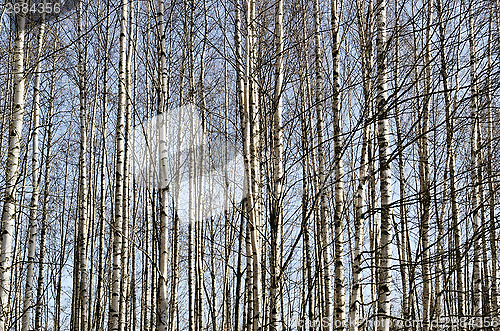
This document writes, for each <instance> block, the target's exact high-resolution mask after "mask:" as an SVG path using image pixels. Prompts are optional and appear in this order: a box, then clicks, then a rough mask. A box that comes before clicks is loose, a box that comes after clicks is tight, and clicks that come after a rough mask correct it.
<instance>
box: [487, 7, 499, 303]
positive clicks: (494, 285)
mask: <svg viewBox="0 0 500 331" xmlns="http://www.w3.org/2000/svg"><path fill="white" fill-rule="evenodd" d="M490 13H493V11H492V8H490ZM492 16H493V15H492V14H490V21H489V25H488V46H487V52H488V54H487V56H488V67H487V70H488V72H487V76H486V89H487V92H486V98H487V99H486V100H487V101H486V102H487V107H488V108H487V109H488V110H487V120H488V126H487V129H488V134H487V139H488V141H487V146H486V148H487V149H486V154H487V158H486V160H487V161H486V162H487V163H486V172H487V175H488V209H489V225H488V226H489V229H488V230H489V235H490V238H489V241H490V249H491V311H492V312H496V311H498V282H497V268H498V253H497V235H496V225H495V189H494V182H493V179H494V178H493V176H494V173H493V116H492V108H493V104H492V95H491V89H492V87H491V74H492V72H493V66H492V61H491V57H492V49H491V43H492V42H493V31H492V30H493V29H492V23H493V22H492V21H493V17H492Z"/></svg>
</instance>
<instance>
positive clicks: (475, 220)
mask: <svg viewBox="0 0 500 331" xmlns="http://www.w3.org/2000/svg"><path fill="white" fill-rule="evenodd" d="M474 21H475V18H474V17H473V7H471V8H469V12H468V23H469V26H468V28H469V29H468V30H469V31H468V39H469V54H470V82H471V85H470V93H471V99H470V102H471V109H470V118H471V120H472V134H471V141H470V144H471V149H470V153H471V173H472V174H471V185H472V229H473V237H472V240H473V241H474V244H473V245H474V257H473V264H472V315H473V316H475V317H478V316H481V308H482V303H481V266H480V259H481V258H480V256H481V248H480V245H479V243H480V241H479V238H480V234H479V229H480V224H479V205H478V195H479V192H478V184H479V183H478V160H477V158H478V134H479V132H478V131H479V130H478V129H479V115H478V113H477V77H476V46H475V26H474V25H475V22H474Z"/></svg>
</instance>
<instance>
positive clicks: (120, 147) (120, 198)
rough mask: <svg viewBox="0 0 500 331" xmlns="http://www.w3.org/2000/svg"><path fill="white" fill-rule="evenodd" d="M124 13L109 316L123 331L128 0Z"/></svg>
mask: <svg viewBox="0 0 500 331" xmlns="http://www.w3.org/2000/svg"><path fill="white" fill-rule="evenodd" d="M120 9H121V14H120V62H119V77H118V78H119V82H118V114H117V121H116V145H115V146H116V147H115V149H116V161H115V162H116V163H115V194H114V199H115V201H114V220H113V271H112V280H111V299H110V307H109V308H110V309H109V317H108V329H109V331H119V330H121V325H120V296H121V290H122V289H121V288H120V285H121V277H122V255H123V250H122V241H123V233H122V229H123V218H124V217H123V216H124V213H123V210H124V208H125V206H124V178H125V176H124V165H125V112H126V109H127V95H126V93H127V90H126V61H127V56H126V52H127V39H126V35H127V19H128V1H126V0H122V1H121V8H120Z"/></svg>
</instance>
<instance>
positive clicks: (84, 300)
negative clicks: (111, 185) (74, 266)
mask: <svg viewBox="0 0 500 331" xmlns="http://www.w3.org/2000/svg"><path fill="white" fill-rule="evenodd" d="M82 11H83V4H82V1H80V2H79V3H78V10H77V16H78V36H79V38H78V76H79V78H78V79H79V81H78V88H79V92H80V159H79V165H80V169H79V171H80V176H79V199H78V217H79V218H78V254H79V263H80V267H79V282H80V285H79V291H80V293H79V294H78V295H79V300H78V302H79V306H78V310H79V311H80V313H79V317H80V325H79V328H80V330H82V331H83V330H87V327H88V320H87V317H88V284H87V282H88V279H87V278H88V271H87V269H88V260H87V240H88V239H87V228H88V217H87V204H88V201H87V194H88V192H87V189H88V188H87V104H86V103H87V79H86V75H87V73H86V70H85V63H84V53H83V52H84V50H83V45H82V44H83V42H82V38H83V17H82V16H83V12H82Z"/></svg>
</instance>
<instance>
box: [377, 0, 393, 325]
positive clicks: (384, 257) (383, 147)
mask: <svg viewBox="0 0 500 331" xmlns="http://www.w3.org/2000/svg"><path fill="white" fill-rule="evenodd" d="M385 6H386V5H385V0H377V10H376V13H377V14H376V17H377V18H376V20H377V115H378V148H379V163H380V197H381V198H380V208H381V212H380V243H379V247H378V249H377V251H379V252H380V259H379V260H378V264H379V265H378V268H377V269H378V276H379V277H378V286H377V304H378V310H377V314H378V318H379V319H380V323H379V326H378V330H379V331H388V330H389V323H390V316H391V306H390V300H391V281H392V271H391V250H392V247H391V246H392V245H391V241H392V209H391V208H392V207H391V206H392V189H391V185H392V180H391V164H390V154H391V152H390V147H389V136H390V133H391V132H390V127H389V111H388V108H387V39H386V8H385Z"/></svg>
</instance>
